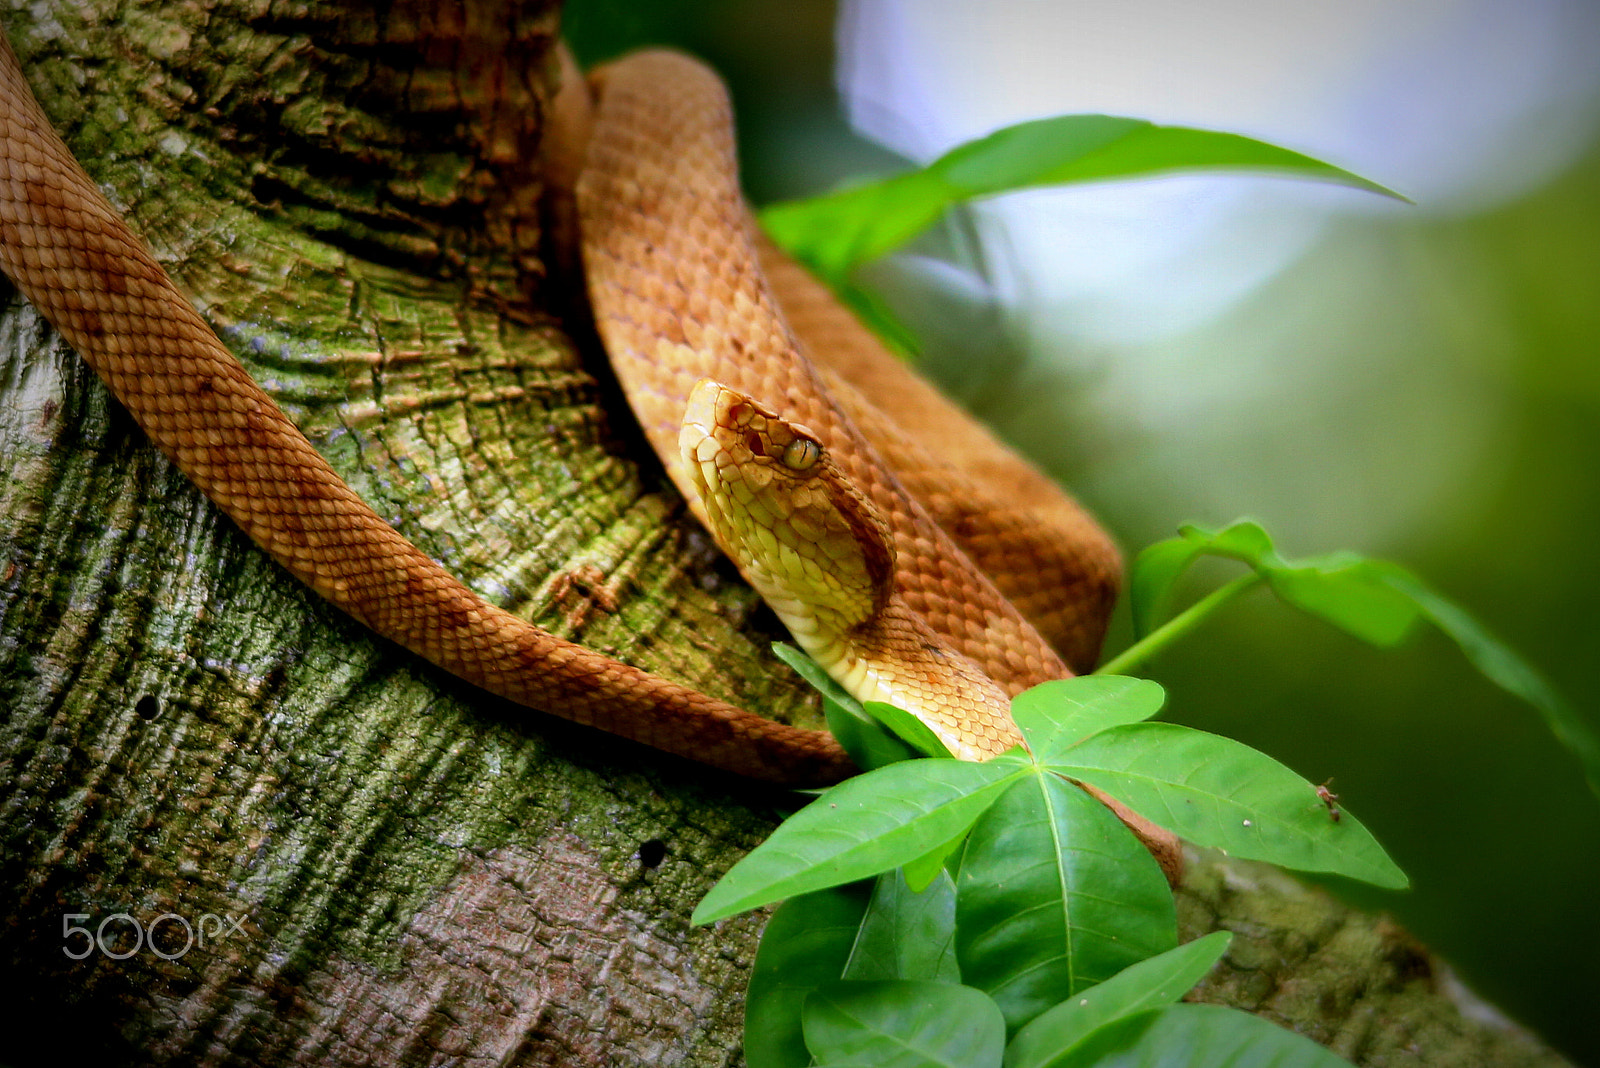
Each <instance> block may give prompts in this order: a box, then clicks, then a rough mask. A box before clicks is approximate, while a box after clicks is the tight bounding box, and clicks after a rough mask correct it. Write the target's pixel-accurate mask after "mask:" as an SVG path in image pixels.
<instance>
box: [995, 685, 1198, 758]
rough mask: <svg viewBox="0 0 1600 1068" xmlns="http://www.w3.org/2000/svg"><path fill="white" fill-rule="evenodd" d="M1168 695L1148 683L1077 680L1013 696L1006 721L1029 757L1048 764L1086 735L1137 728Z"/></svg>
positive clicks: (1159, 706)
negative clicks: (1012, 725) (1126, 725)
mask: <svg viewBox="0 0 1600 1068" xmlns="http://www.w3.org/2000/svg"><path fill="white" fill-rule="evenodd" d="M1166 699H1167V694H1166V691H1165V690H1163V689H1162V688H1161V687H1160V685H1158V684H1157V683H1154V682H1151V681H1150V680H1149V679H1133V678H1128V677H1126V676H1123V675H1082V676H1079V677H1078V678H1075V679H1057V680H1055V681H1052V682H1045V683H1041V684H1040V685H1038V686H1035V687H1033V688H1032V689H1030V690H1024V691H1023V692H1022V693H1019V694H1017V696H1016V697H1014V698H1013V699H1012V701H1011V717H1012V718H1013V719H1014V720H1016V723H1017V728H1018V729H1019V730H1021V731H1022V736H1023V737H1024V738H1026V739H1027V740H1028V748H1029V749H1030V750H1031V751H1032V752H1033V758H1034V759H1035V760H1037V761H1040V762H1048V761H1049V760H1050V759H1051V758H1052V757H1054V756H1055V755H1056V754H1058V753H1060V752H1062V751H1064V750H1066V749H1068V748H1070V747H1072V746H1074V745H1076V744H1077V743H1078V742H1081V741H1082V740H1083V739H1085V738H1087V737H1089V736H1090V735H1091V734H1096V733H1098V732H1100V731H1103V730H1105V729H1106V728H1108V727H1116V726H1120V725H1121V724H1124V723H1137V722H1139V721H1140V720H1144V719H1149V718H1150V717H1151V716H1153V715H1155V714H1156V713H1157V712H1159V711H1161V706H1162V705H1163V704H1164V703H1165V702H1166Z"/></svg>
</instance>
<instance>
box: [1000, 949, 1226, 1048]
mask: <svg viewBox="0 0 1600 1068" xmlns="http://www.w3.org/2000/svg"><path fill="white" fill-rule="evenodd" d="M1232 940H1233V934H1232V933H1231V932H1229V931H1213V932H1212V933H1210V934H1208V935H1206V936H1205V937H1204V938H1197V939H1195V940H1194V941H1193V942H1189V943H1187V944H1185V945H1181V946H1179V947H1178V948H1177V949H1170V950H1168V951H1167V952H1165V953H1163V954H1161V955H1160V956H1158V957H1151V958H1150V959H1149V960H1142V961H1140V962H1139V963H1138V964H1134V965H1130V966H1129V967H1127V968H1124V969H1123V970H1122V971H1120V972H1118V973H1117V974H1116V975H1113V976H1112V977H1111V978H1110V979H1107V980H1106V981H1105V982H1103V983H1100V984H1099V985H1097V986H1091V987H1090V988H1089V989H1087V990H1083V991H1079V992H1078V993H1077V994H1075V995H1073V996H1072V997H1070V998H1068V999H1067V1000H1066V1001H1063V1002H1062V1003H1061V1004H1059V1005H1057V1006H1056V1007H1055V1008H1053V1009H1051V1010H1049V1011H1048V1012H1046V1013H1044V1014H1042V1015H1041V1016H1039V1017H1038V1018H1037V1019H1036V1020H1034V1021H1033V1022H1032V1023H1030V1024H1028V1026H1026V1027H1024V1028H1023V1029H1022V1030H1020V1031H1018V1032H1017V1035H1016V1037H1015V1038H1013V1039H1012V1040H1011V1044H1010V1045H1009V1046H1007V1047H1006V1065H1005V1068H1049V1066H1050V1065H1054V1064H1058V1063H1060V1059H1061V1058H1062V1057H1064V1056H1065V1055H1066V1054H1067V1053H1069V1052H1070V1051H1071V1049H1072V1047H1073V1046H1075V1045H1077V1044H1078V1043H1079V1042H1081V1041H1083V1040H1084V1039H1085V1038H1087V1037H1088V1036H1089V1035H1090V1034H1091V1033H1092V1032H1094V1031H1095V1030H1097V1029H1098V1028H1101V1027H1104V1026H1105V1025H1106V1024H1108V1023H1111V1022H1112V1021H1113V1020H1119V1019H1121V1018H1122V1017H1124V1016H1131V1015H1133V1014H1134V1013H1136V1012H1144V1011H1146V1010H1149V1009H1158V1008H1160V1007H1161V1006H1163V1005H1170V1004H1172V1003H1173V1002H1175V1001H1177V1000H1178V999H1179V998H1181V997H1183V995H1184V994H1186V993H1188V992H1189V990H1190V989H1191V988H1193V986H1194V985H1195V984H1196V983H1198V982H1199V981H1200V980H1201V979H1203V978H1205V975H1206V973H1207V972H1209V971H1210V970H1211V968H1212V966H1213V965H1215V964H1216V963H1217V961H1218V960H1219V959H1220V958H1221V957H1222V954H1223V952H1224V951H1226V950H1227V948H1228V943H1229V942H1231V941H1232Z"/></svg>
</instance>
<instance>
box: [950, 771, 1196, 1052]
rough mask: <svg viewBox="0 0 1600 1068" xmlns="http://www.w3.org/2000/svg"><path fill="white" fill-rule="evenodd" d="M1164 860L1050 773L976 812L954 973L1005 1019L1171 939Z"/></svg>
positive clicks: (962, 880)
mask: <svg viewBox="0 0 1600 1068" xmlns="http://www.w3.org/2000/svg"><path fill="white" fill-rule="evenodd" d="M1177 924H1178V921H1177V915H1176V913H1175V911H1174V906H1173V901H1172V892H1171V891H1170V890H1169V889H1168V888H1167V881H1166V878H1165V877H1164V876H1163V875H1162V874H1161V868H1160V867H1159V866H1158V865H1157V864H1156V862H1155V861H1154V860H1153V859H1152V858H1151V856H1150V853H1149V851H1148V850H1146V849H1145V848H1144V846H1143V845H1141V844H1140V843H1139V840H1138V839H1137V838H1135V837H1134V836H1133V833H1132V832H1131V831H1129V830H1128V829H1127V828H1126V827H1124V826H1123V825H1122V822H1121V821H1120V820H1118V819H1117V818H1116V816H1114V815H1112V814H1111V811H1110V810H1109V809H1107V808H1106V807H1105V806H1104V805H1103V804H1101V803H1100V802H1099V801H1096V800H1095V799H1094V798H1092V797H1090V796H1089V795H1088V794H1087V793H1085V792H1084V791H1083V790H1081V789H1079V788H1078V787H1077V786H1075V785H1073V784H1072V783H1069V782H1067V781H1065V780H1064V779H1061V778H1059V777H1057V776H1055V775H1050V774H1034V775H1031V776H1029V777H1028V778H1026V779H1024V780H1023V781H1021V782H1018V783H1016V784H1015V785H1013V786H1012V787H1011V788H1010V789H1008V790H1007V791H1006V792H1005V794H1004V795H1002V796H1001V798H1000V799H999V800H998V801H996V802H995V803H994V805H993V806H992V807H990V809H989V810H988V811H987V812H985V813H984V814H983V815H982V816H981V817H979V819H978V822H977V823H976V824H974V825H973V828H972V833H971V835H970V836H969V837H968V839H967V848H966V851H965V852H964V853H963V854H962V858H961V875H960V877H959V879H958V880H957V883H956V956H957V958H958V959H959V960H960V962H961V977H962V981H963V982H966V983H968V984H970V985H972V986H975V987H977V988H978V989H980V990H984V991H986V992H988V994H989V995H990V996H991V997H993V998H994V999H995V1002H996V1003H997V1004H998V1005H999V1006H1000V1011H1001V1012H1002V1013H1004V1014H1005V1018H1006V1026H1007V1028H1009V1029H1011V1030H1015V1029H1016V1028H1018V1027H1021V1026H1023V1025H1024V1024H1026V1023H1028V1021H1030V1020H1032V1019H1033V1018H1034V1017H1036V1016H1038V1015H1039V1014H1040V1013H1041V1012H1044V1011H1045V1010H1046V1009H1048V1008H1050V1007H1051V1006H1052V1005H1055V1004H1057V1003H1058V1002H1060V1001H1062V1000H1064V999H1065V998H1067V997H1068V996H1070V995H1072V994H1075V993H1077V992H1078V991H1079V990H1082V989H1084V988H1085V987H1089V986H1093V985H1094V984H1095V983H1098V982H1101V981H1102V980H1104V979H1108V978H1110V977H1111V976H1112V975H1115V974H1116V973H1117V972H1119V971H1121V970H1122V969H1123V968H1126V967H1127V966H1128V965H1130V964H1133V963H1135V962H1137V961H1140V960H1143V959H1144V958H1145V957H1148V956H1151V955H1153V954H1156V953H1161V952H1164V951H1165V950H1168V949H1170V948H1172V947H1173V946H1175V945H1177V942H1178V930H1177Z"/></svg>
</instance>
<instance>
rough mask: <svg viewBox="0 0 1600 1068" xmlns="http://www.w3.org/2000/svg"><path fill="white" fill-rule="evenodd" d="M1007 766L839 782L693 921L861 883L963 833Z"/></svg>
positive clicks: (952, 766) (922, 770)
mask: <svg viewBox="0 0 1600 1068" xmlns="http://www.w3.org/2000/svg"><path fill="white" fill-rule="evenodd" d="M1021 774H1024V770H1023V769H1022V768H1020V767H1018V766H1017V765H1016V764H998V763H994V762H990V763H986V764H978V763H972V762H970V761H965V760H912V761H903V762H901V763H898V764H890V765H889V766H888V767H885V768H879V769H878V770H876V771H869V772H867V773H866V774H864V775H858V776H856V777H855V778H853V779H849V780H846V781H845V782H842V783H840V784H839V785H838V786H835V787H834V788H833V789H831V790H829V791H828V792H827V793H825V794H823V795H822V796H821V797H819V798H817V799H816V800H815V801H813V802H812V803H811V804H809V805H807V806H806V807H805V808H803V809H801V810H800V811H799V812H796V813H795V814H794V815H793V816H790V817H789V818H788V819H787V820H785V821H784V822H783V823H782V825H780V826H779V827H778V829H777V830H776V831H774V832H773V833H772V837H771V838H768V839H767V840H766V841H765V842H763V843H761V844H760V845H759V846H757V847H756V848H755V849H753V850H751V852H750V854H749V855H748V856H746V857H745V858H744V859H743V860H741V861H739V863H737V864H735V865H734V866H733V869H732V870H731V871H729V872H728V874H727V875H724V876H723V877H722V881H721V882H719V883H717V885H716V886H714V887H712V888H711V892H710V893H709V894H707V895H706V896H705V899H704V900H702V901H701V902H700V905H699V907H697V908H696V909H695V910H694V917H693V922H694V923H697V924H702V923H710V922H712V921H713V920H720V919H722V918H723V917H726V916H732V915H734V914H735V913H739V912H743V911H745V910H746V909H753V908H759V907H760V906H762V905H767V904H771V903H772V902H774V901H781V900H782V899H783V898H786V897H792V896H794V895H795V894H803V893H806V892H808V891H811V890H821V889H823V888H824V887H828V886H838V885H840V884H841V883H848V882H854V881H855V880H857V879H865V878H868V877H870V876H873V875H877V874H878V873H879V872H882V871H887V870H889V869H890V868H894V867H898V866H900V865H901V864H904V863H906V862H907V861H910V860H915V859H916V858H917V857H920V856H922V855H923V854H925V853H927V852H928V851H929V850H931V849H934V848H935V847H937V846H939V845H941V844H943V843H945V842H948V841H949V840H950V839H951V838H953V837H954V836H955V835H956V834H958V833H959V832H961V831H962V830H963V829H965V828H966V827H968V826H970V825H971V824H972V821H973V820H975V819H977V818H978V815H979V814H980V813H981V812H983V810H984V809H986V808H988V807H989V805H990V804H991V803H992V802H993V801H994V799H995V798H996V797H998V796H999V794H1000V792H1001V791H1002V790H1004V789H1005V787H1006V784H1007V783H1008V782H1009V781H1010V780H1011V779H1012V778H1014V777H1016V776H1018V775H1021Z"/></svg>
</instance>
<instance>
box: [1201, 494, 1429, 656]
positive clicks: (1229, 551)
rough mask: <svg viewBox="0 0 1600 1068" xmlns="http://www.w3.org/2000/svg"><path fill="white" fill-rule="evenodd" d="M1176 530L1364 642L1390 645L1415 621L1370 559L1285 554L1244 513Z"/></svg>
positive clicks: (1412, 609) (1350, 555) (1409, 608)
mask: <svg viewBox="0 0 1600 1068" xmlns="http://www.w3.org/2000/svg"><path fill="white" fill-rule="evenodd" d="M1180 531H1181V535H1182V538H1183V540H1184V541H1187V542H1188V543H1189V544H1190V545H1192V546H1194V547H1195V548H1196V549H1197V550H1198V551H1199V552H1200V553H1206V554H1210V555H1214V556H1226V557H1230V558H1232V559H1235V560H1240V561H1243V562H1244V563H1246V564H1249V565H1250V566H1251V567H1252V568H1254V569H1255V570H1256V571H1257V572H1258V573H1259V574H1260V575H1261V577H1262V578H1264V579H1266V580H1267V584H1268V585H1269V586H1271V587H1272V590H1273V592H1274V593H1276V594H1277V595H1278V596H1279V597H1281V598H1282V599H1283V600H1285V601H1287V602H1288V603H1289V604H1292V605H1294V606H1295V607H1296V608H1299V609H1301V610H1302V611H1304V612H1308V613H1310V614H1311V615H1314V616H1316V617H1317V618H1319V619H1321V620H1323V621H1324V622H1326V623H1331V624H1333V625H1334V626H1335V627H1338V628H1339V629H1340V630H1343V631H1344V632H1345V633H1347V634H1349V635H1351V636H1352V637H1355V638H1359V639H1360V640H1362V641H1364V642H1369V643H1371V644H1373V645H1379V646H1389V645H1394V644H1396V643H1397V642H1399V641H1400V640H1401V639H1402V638H1404V637H1405V636H1406V634H1407V633H1408V632H1409V631H1410V629H1411V627H1412V625H1413V624H1415V623H1416V620H1417V617H1418V611H1417V608H1416V606H1415V605H1414V604H1412V603H1411V601H1410V600H1409V599H1407V598H1405V597H1403V596H1401V595H1400V594H1399V593H1398V592H1397V591H1396V590H1395V589H1394V588H1393V587H1392V586H1391V585H1390V584H1389V583H1388V582H1387V581H1385V579H1384V577H1383V575H1382V569H1383V566H1384V565H1381V564H1379V563H1378V562H1376V561H1373V560H1368V559H1366V558H1364V557H1361V556H1357V555H1356V554H1354V553H1329V554H1327V555H1326V556H1319V557H1310V558H1308V559H1304V560H1292V561H1291V560H1286V559H1284V558H1283V557H1282V556H1280V555H1278V551H1277V548H1276V546H1274V545H1273V544H1272V538H1271V536H1270V535H1269V534H1268V533H1267V532H1266V530H1265V529H1263V528H1262V527H1261V525H1260V524H1259V523H1255V522H1253V521H1251V520H1247V519H1241V520H1238V521H1236V522H1234V523H1231V524H1229V525H1228V526H1226V527H1224V528H1222V529H1221V530H1211V529H1209V528H1207V527H1202V526H1199V525H1197V524H1192V523H1191V524H1185V525H1184V526H1183V527H1182V528H1180ZM1173 577H1174V578H1176V576H1173Z"/></svg>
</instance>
